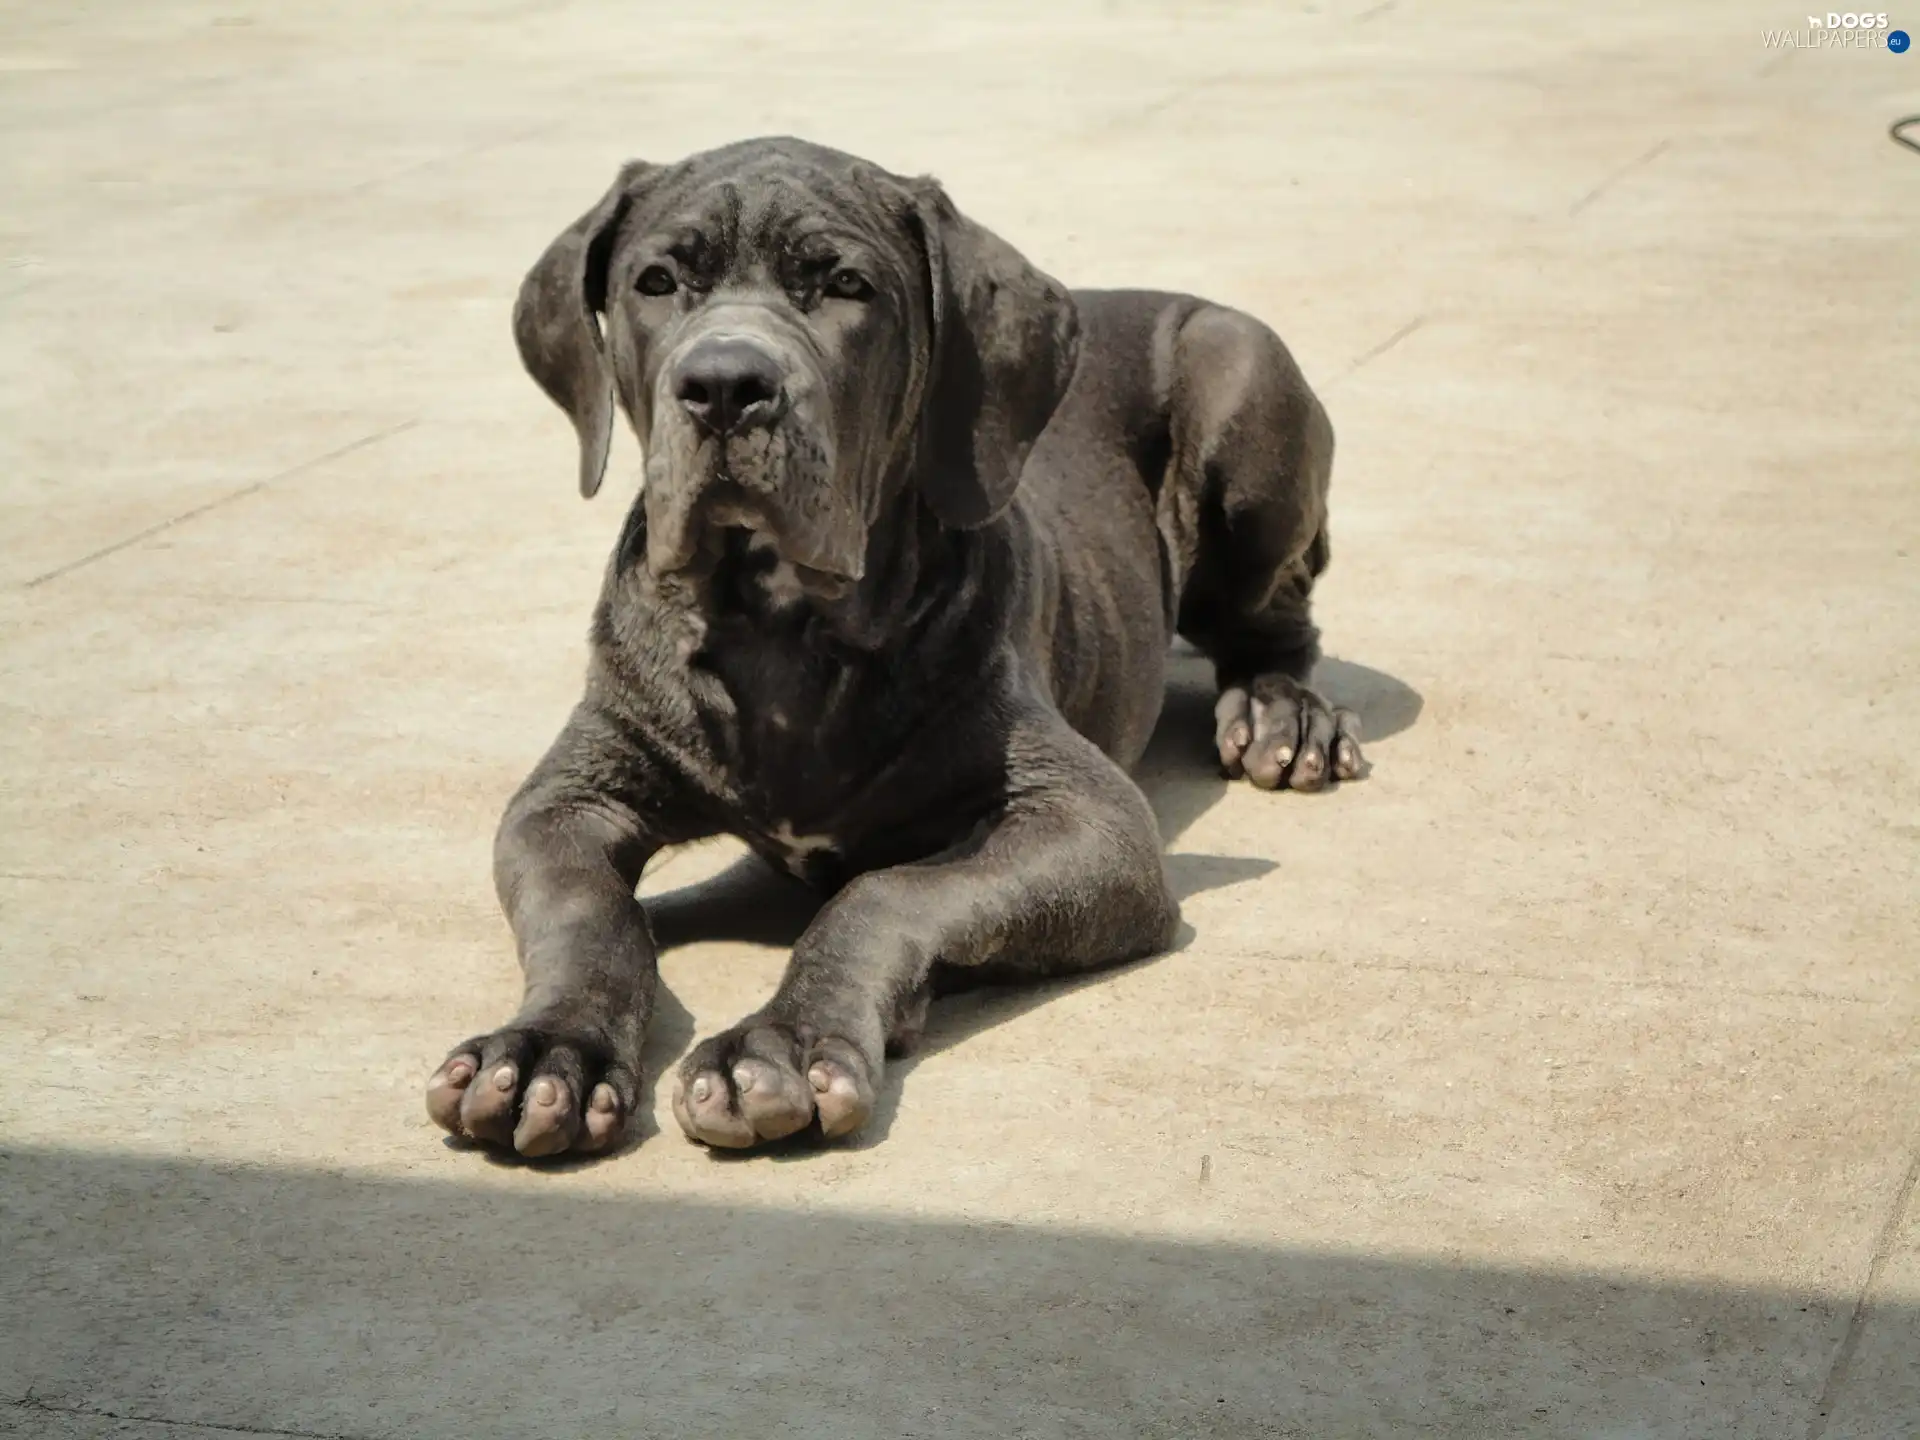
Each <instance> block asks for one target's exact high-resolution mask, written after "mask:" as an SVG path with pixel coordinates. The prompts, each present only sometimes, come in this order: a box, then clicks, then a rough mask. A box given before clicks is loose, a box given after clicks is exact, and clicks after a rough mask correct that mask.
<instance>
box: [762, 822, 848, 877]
mask: <svg viewBox="0 0 1920 1440" xmlns="http://www.w3.org/2000/svg"><path fill="white" fill-rule="evenodd" d="M767 839H769V840H771V841H772V842H773V843H774V844H775V845H777V846H778V847H779V848H780V850H781V851H782V852H783V853H784V854H785V856H786V862H787V870H788V871H789V872H790V873H791V874H794V875H798V876H802V877H804V876H805V875H806V873H807V861H808V860H810V859H812V858H813V857H814V856H815V855H831V854H833V853H834V844H833V837H832V836H831V835H796V834H794V833H793V826H792V825H790V824H788V823H787V822H786V821H785V820H782V821H781V822H780V823H779V824H778V825H776V826H774V827H773V829H771V830H770V831H768V832H767Z"/></svg>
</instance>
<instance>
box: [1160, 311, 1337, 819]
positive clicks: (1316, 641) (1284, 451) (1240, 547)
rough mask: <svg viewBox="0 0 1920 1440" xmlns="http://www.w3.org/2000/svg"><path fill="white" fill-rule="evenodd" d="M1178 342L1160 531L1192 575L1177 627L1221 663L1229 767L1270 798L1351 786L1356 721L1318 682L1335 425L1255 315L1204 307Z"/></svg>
mask: <svg viewBox="0 0 1920 1440" xmlns="http://www.w3.org/2000/svg"><path fill="white" fill-rule="evenodd" d="M1168 343H1169V344H1170V346H1171V350H1172V353H1171V354H1170V355H1169V356H1166V357H1164V363H1165V364H1166V367H1167V368H1166V370H1165V372H1164V373H1166V374H1167V375H1168V377H1169V393H1168V418H1169V438H1170V440H1171V447H1170V458H1169V461H1168V467H1167V474H1166V476H1165V478H1164V479H1163V481H1162V484H1161V493H1160V500H1159V520H1160V528H1161V533H1162V536H1163V539H1164V540H1165V543H1166V544H1167V547H1168V551H1169V553H1170V555H1171V556H1172V557H1173V561H1174V567H1175V573H1176V575H1179V576H1181V577H1182V583H1181V585H1180V593H1179V602H1178V613H1177V622H1176V623H1177V628H1178V630H1179V633H1180V634H1181V635H1183V636H1185V637H1186V638H1187V639H1188V640H1190V641H1192V642H1193V643H1194V644H1195V645H1196V646H1198V647H1199V648H1200V649H1201V650H1202V651H1204V652H1205V653H1206V654H1207V656H1208V657H1209V658H1210V659H1212V661H1213V663H1214V673H1215V677H1216V681H1217V683H1218V685H1219V690H1220V698H1219V701H1218V703H1217V704H1216V706H1215V710H1214V714H1215V720H1216V725H1215V733H1214V739H1215V744H1216V746H1217V747H1218V750H1219V753H1220V763H1221V766H1222V767H1223V769H1224V770H1225V771H1226V773H1227V774H1228V775H1229V776H1231V777H1235V778H1237V777H1239V776H1240V775H1242V774H1244V775H1245V776H1246V777H1247V778H1248V779H1249V780H1251V781H1252V782H1253V783H1254V784H1255V785H1258V786H1260V787H1261V788H1263V789H1269V790H1270V789H1275V788H1277V787H1280V786H1283V785H1284V786H1289V787H1291V788H1293V789H1295V790H1317V789H1319V788H1320V787H1321V786H1322V785H1324V784H1325V783H1326V781H1327V780H1328V779H1329V778H1330V777H1334V778H1339V779H1343V780H1345V779H1353V778H1355V777H1357V776H1358V775H1360V774H1361V773H1362V769H1363V767H1364V764H1365V761H1364V759H1363V758H1362V756H1361V753H1360V733H1359V721H1358V719H1357V717H1356V716H1354V715H1353V714H1352V713H1351V712H1350V711H1345V710H1335V709H1334V708H1332V707H1331V706H1329V705H1328V704H1327V702H1326V701H1325V700H1323V699H1322V698H1321V697H1320V696H1319V695H1318V694H1317V693H1316V692H1315V691H1314V690H1313V689H1312V688H1311V687H1310V685H1309V681H1310V680H1311V678H1312V675H1313V667H1314V665H1315V663H1316V662H1318V660H1319V658H1320V631H1319V629H1318V627H1317V626H1316V625H1315V624H1314V623H1313V618H1312V608H1311V597H1312V594H1313V585H1314V582H1315V580H1317V579H1318V578H1319V576H1320V574H1321V572H1322V571H1324V570H1325V569H1326V567H1327V562H1328V559H1329V558H1330V549H1329V544H1328V539H1327V484H1328V479H1329V476H1330V474H1331V471H1332V466H1333V426H1332V424H1331V423H1330V422H1329V421H1328V419H1327V413H1326V411H1325V410H1324V409H1323V408H1322V407H1321V405H1320V402H1319V400H1318V399H1317V398H1316V397H1315V396H1314V394H1313V391H1312V390H1311V389H1310V388H1308V385H1307V382H1306V378H1305V377H1304V376H1303V375H1302V374H1301V373H1300V368H1299V366H1298V365H1296V364H1295V363H1294V359H1293V356H1292V355H1290V354H1289V353H1288V352H1287V348H1286V346H1285V345H1283V344H1282V343H1281V341H1280V338H1279V337H1278V336H1277V335H1275V334H1274V333H1273V332H1272V331H1271V330H1269V329H1268V328H1267V327H1266V326H1265V325H1263V324H1261V323H1260V322H1259V321H1258V320H1255V319H1253V318H1252V317H1251V316H1247V315H1243V314H1240V313H1239V312H1237V311H1233V310H1228V309H1225V308H1223V307H1221V306H1217V305H1209V306H1205V307H1203V308H1202V309H1200V310H1198V311H1196V312H1195V313H1194V314H1192V315H1191V316H1189V317H1188V318H1187V319H1186V321H1185V322H1184V323H1183V324H1182V325H1181V326H1180V328H1179V329H1178V330H1177V331H1176V332H1174V334H1173V335H1172V337H1171V338H1170V341H1169V342H1168Z"/></svg>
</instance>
